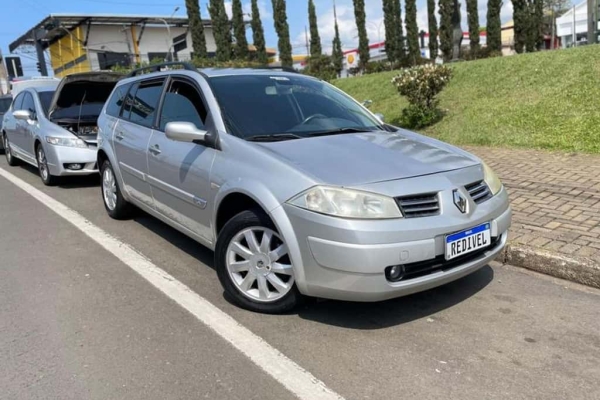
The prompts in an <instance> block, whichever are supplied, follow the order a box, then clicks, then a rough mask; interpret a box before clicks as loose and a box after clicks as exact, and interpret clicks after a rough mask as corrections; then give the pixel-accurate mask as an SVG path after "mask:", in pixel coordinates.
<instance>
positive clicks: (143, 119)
mask: <svg viewBox="0 0 600 400" xmlns="http://www.w3.org/2000/svg"><path fill="white" fill-rule="evenodd" d="M163 83H164V79H160V80H151V81H143V82H141V83H140V84H139V86H138V88H137V90H136V92H135V96H134V97H133V102H132V104H131V106H130V112H129V121H131V122H133V123H136V124H139V125H143V126H146V127H149V128H150V127H152V126H153V125H154V118H155V116H156V108H157V107H158V101H159V100H160V95H161V94H162V88H163Z"/></svg>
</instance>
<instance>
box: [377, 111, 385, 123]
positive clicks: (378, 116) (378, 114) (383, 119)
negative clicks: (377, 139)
mask: <svg viewBox="0 0 600 400" xmlns="http://www.w3.org/2000/svg"><path fill="white" fill-rule="evenodd" d="M375 116H376V117H377V119H378V120H380V121H381V122H385V117H384V115H383V114H380V113H377V114H375Z"/></svg>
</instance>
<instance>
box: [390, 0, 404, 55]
mask: <svg viewBox="0 0 600 400" xmlns="http://www.w3.org/2000/svg"><path fill="white" fill-rule="evenodd" d="M401 1H402V0H392V4H393V6H394V17H395V19H396V35H395V38H396V46H395V47H396V56H395V59H396V61H400V62H402V63H404V62H405V61H406V52H405V51H404V32H403V31H402V6H401V5H400V2H401Z"/></svg>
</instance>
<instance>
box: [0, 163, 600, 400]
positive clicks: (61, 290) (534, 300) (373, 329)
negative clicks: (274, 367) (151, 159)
mask: <svg viewBox="0 0 600 400" xmlns="http://www.w3.org/2000/svg"><path fill="white" fill-rule="evenodd" d="M0 168H3V169H5V170H8V171H10V172H11V173H13V174H14V175H16V176H17V177H19V178H20V179H22V180H24V181H25V182H28V183H30V184H31V185H33V186H35V187H36V188H38V189H40V190H41V191H43V192H44V193H46V194H48V195H50V196H51V197H52V198H54V199H56V200H58V201H60V202H61V203H63V204H65V205H66V206H68V207H70V208H71V209H73V210H75V211H77V212H79V213H81V214H82V215H83V216H84V217H85V218H87V219H88V220H90V221H91V222H92V223H93V224H95V225H97V226H99V227H100V228H102V229H104V230H105V231H106V232H108V233H110V234H111V235H113V236H115V237H117V238H119V239H120V240H122V241H123V242H125V243H127V244H129V245H131V246H132V247H133V248H135V249H136V250H137V251H139V252H140V253H142V254H143V255H144V256H146V257H147V258H148V259H149V260H150V261H152V262H153V263H154V264H155V265H156V266H159V267H160V268H162V269H163V270H164V271H166V272H168V273H169V274H171V275H172V276H173V277H175V278H176V279H177V280H179V281H180V282H182V283H184V284H185V285H187V286H188V287H189V288H191V289H192V290H193V291H195V292H196V293H198V294H200V295H201V296H202V297H204V298H205V299H207V300H208V301H210V302H211V303H212V304H214V305H215V306H216V307H218V308H219V309H220V310H222V311H223V312H225V313H227V314H229V315H230V316H231V317H233V318H234V319H235V320H236V321H238V322H239V323H240V324H242V325H243V326H245V327H246V328H248V329H249V330H251V331H252V332H253V333H254V334H256V335H258V336H260V337H262V338H263V339H264V340H265V341H266V342H268V343H269V344H270V345H272V346H273V347H275V348H276V349H278V350H279V351H281V352H282V353H283V354H285V355H286V356H287V357H289V358H290V359H291V360H293V361H295V362H296V363H297V364H298V365H300V366H301V367H303V368H305V369H306V370H308V371H309V372H311V373H312V374H313V375H314V376H315V377H317V378H318V379H320V380H321V381H323V382H324V383H325V384H326V385H327V386H328V387H329V388H331V389H332V390H333V391H335V392H337V393H338V394H339V395H341V396H343V397H344V398H346V399H400V398H402V399H410V398H415V399H437V398H444V399H549V398H557V399H565V398H569V399H598V398H600V291H597V290H593V289H589V288H584V287H581V286H578V285H574V284H570V283H567V282H564V281H560V280H555V279H551V278H547V277H544V276H540V275H537V274H532V273H528V272H525V271H523V270H520V269H516V268H513V267H509V266H500V265H497V264H494V265H491V266H488V267H485V268H483V269H481V270H480V271H478V272H477V273H475V274H472V275H471V276H468V277H466V278H464V279H462V280H459V281H457V282H454V283H452V284H449V285H446V286H444V287H441V288H438V289H434V290H431V291H428V292H425V293H421V294H417V295H413V296H409V297H405V298H401V299H396V300H392V301H387V302H384V303H375V304H354V303H345V302H335V301H319V302H314V303H309V304H308V305H306V306H305V307H303V308H301V309H299V310H297V311H296V312H294V313H292V314H288V315H283V316H268V315H260V314H254V313H249V312H247V311H243V310H240V309H238V308H237V307H235V306H233V305H232V304H230V303H229V301H228V300H227V299H226V298H225V297H224V296H223V291H222V290H221V287H220V285H219V283H218V280H217V277H216V274H215V271H214V269H213V266H212V265H213V264H212V254H211V252H210V251H208V250H206V249H204V248H203V247H202V246H200V245H198V244H197V243H195V242H194V241H192V240H191V239H188V238H186V237H185V236H183V235H182V234H180V233H178V232H177V231H175V230H173V229H171V228H169V227H168V226H166V225H164V224H163V223H161V222H159V221H157V220H155V219H153V218H152V217H149V216H147V215H145V214H143V213H140V214H139V216H138V217H136V218H135V219H134V220H131V221H126V222H118V221H113V220H111V219H110V218H108V216H107V215H106V213H105V211H104V208H103V206H102V200H101V197H100V189H99V178H95V177H91V178H85V179H70V180H67V181H64V182H63V184H62V185H61V186H59V187H55V188H47V187H44V186H43V185H42V183H41V181H40V179H39V177H38V176H37V174H36V171H35V170H34V169H33V168H29V167H23V166H21V167H16V168H11V167H8V166H7V165H6V162H5V159H4V157H2V159H1V161H0ZM138 398H139V399H148V400H149V399H192V398H193V399H196V398H209V399H277V400H279V399H288V398H294V396H293V394H292V393H291V392H289V391H288V390H287V389H286V388H285V387H284V386H283V385H282V384H281V383H280V382H278V380H277V379H275V378H273V377H271V376H270V375H268V374H266V373H265V372H264V371H263V370H262V369H260V368H259V367H257V366H256V365H255V364H254V363H253V362H252V361H250V359H249V358H247V357H246V356H245V355H244V354H243V353H242V352H240V351H238V350H236V349H235V348H233V347H232V346H231V345H230V344H229V343H228V342H226V341H225V340H224V339H223V338H221V337H220V336H219V335H217V334H216V333H215V332H213V331H212V330H211V329H209V328H208V327H207V326H205V325H204V324H203V323H202V322H200V321H199V320H198V319H196V318H195V317H194V316H193V315H192V314H190V313H188V312H187V311H186V310H184V309H183V308H181V307H180V306H179V305H178V304H177V303H175V302H174V301H172V300H170V299H169V298H168V297H166V296H165V295H164V294H163V293H162V292H160V291H159V290H157V289H156V288H155V287H153V286H152V285H150V284H149V283H148V282H147V281H146V280H144V279H143V278H142V277H140V276H139V275H137V274H136V273H135V272H134V271H132V270H131V269H130V268H128V267H127V265H125V264H123V263H122V262H121V261H120V260H119V259H117V258H116V257H114V256H113V255H112V254H111V253H109V252H107V251H106V250H105V249H104V248H102V247H101V246H99V245H98V244H97V243H96V242H94V241H93V240H91V239H89V238H88V237H87V236H85V235H83V234H82V233H81V231H80V230H78V229H77V228H75V227H74V226H73V225H71V224H70V223H68V222H67V221H65V220H64V219H62V218H61V217H59V216H58V215H57V214H55V213H54V212H53V211H52V210H50V209H49V208H47V207H45V206H43V205H42V204H41V203H40V202H39V201H37V200H36V199H34V198H33V197H31V196H30V195H29V194H27V193H26V192H24V191H22V190H21V189H19V188H18V187H16V186H15V185H13V184H12V183H10V182H9V181H7V180H6V179H5V178H3V177H0V399H138Z"/></svg>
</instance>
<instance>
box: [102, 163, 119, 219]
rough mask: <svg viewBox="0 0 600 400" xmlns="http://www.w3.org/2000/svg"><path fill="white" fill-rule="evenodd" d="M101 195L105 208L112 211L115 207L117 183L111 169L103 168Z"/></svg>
mask: <svg viewBox="0 0 600 400" xmlns="http://www.w3.org/2000/svg"><path fill="white" fill-rule="evenodd" d="M102 194H103V195H104V196H103V197H104V204H106V207H107V208H108V209H109V210H111V211H112V210H114V209H115V207H116V206H117V182H116V180H115V174H114V173H113V171H112V169H111V168H105V169H104V173H103V174H102Z"/></svg>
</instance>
